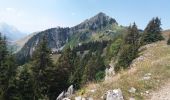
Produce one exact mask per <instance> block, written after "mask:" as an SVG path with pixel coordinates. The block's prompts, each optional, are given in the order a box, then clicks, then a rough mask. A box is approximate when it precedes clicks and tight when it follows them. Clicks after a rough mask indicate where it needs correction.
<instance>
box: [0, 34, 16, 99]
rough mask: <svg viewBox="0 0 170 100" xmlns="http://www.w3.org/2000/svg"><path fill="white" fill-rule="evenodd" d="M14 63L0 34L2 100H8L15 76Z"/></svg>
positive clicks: (0, 86) (0, 92)
mask: <svg viewBox="0 0 170 100" xmlns="http://www.w3.org/2000/svg"><path fill="white" fill-rule="evenodd" d="M16 68H17V66H16V63H15V60H14V56H13V55H12V52H8V50H7V41H6V38H5V37H2V35H1V33H0V94H1V98H0V99H2V100H8V97H9V95H8V94H9V93H12V91H10V88H11V86H13V81H14V79H15V75H16Z"/></svg>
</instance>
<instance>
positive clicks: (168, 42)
mask: <svg viewBox="0 0 170 100" xmlns="http://www.w3.org/2000/svg"><path fill="white" fill-rule="evenodd" d="M167 44H168V45H170V35H169V38H168V41H167Z"/></svg>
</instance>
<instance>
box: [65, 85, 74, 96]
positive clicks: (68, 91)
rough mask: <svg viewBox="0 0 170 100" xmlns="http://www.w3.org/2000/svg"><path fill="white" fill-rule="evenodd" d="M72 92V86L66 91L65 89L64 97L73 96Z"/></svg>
mask: <svg viewBox="0 0 170 100" xmlns="http://www.w3.org/2000/svg"><path fill="white" fill-rule="evenodd" d="M73 92H74V88H73V85H71V86H70V87H69V88H68V89H67V92H66V93H65V96H66V97H69V96H71V95H72V94H73Z"/></svg>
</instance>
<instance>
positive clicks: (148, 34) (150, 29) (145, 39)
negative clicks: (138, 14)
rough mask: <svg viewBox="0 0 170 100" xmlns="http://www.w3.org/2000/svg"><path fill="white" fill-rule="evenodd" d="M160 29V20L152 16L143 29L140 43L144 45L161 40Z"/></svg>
mask: <svg viewBox="0 0 170 100" xmlns="http://www.w3.org/2000/svg"><path fill="white" fill-rule="evenodd" d="M161 30H162V28H161V20H160V19H159V18H158V17H156V18H153V19H152V20H151V21H150V22H149V24H148V25H147V27H146V28H145V30H144V33H143V36H142V41H141V43H142V44H143V45H145V44H150V43H153V42H156V41H161V40H163V39H164V38H163V36H162V35H161Z"/></svg>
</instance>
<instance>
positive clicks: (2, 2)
mask: <svg viewBox="0 0 170 100" xmlns="http://www.w3.org/2000/svg"><path fill="white" fill-rule="evenodd" d="M169 4H170V0H0V22H3V23H7V24H9V25H13V26H15V27H16V28H18V29H19V30H21V31H23V32H27V33H32V32H36V31H42V30H45V29H48V28H52V27H57V26H61V27H72V26H75V25H77V24H79V23H80V22H82V21H84V20H85V19H88V18H90V17H92V16H94V15H96V14H97V13H99V12H103V13H105V14H106V15H108V16H110V17H112V18H115V19H116V20H117V22H118V23H119V24H120V25H123V26H128V25H129V24H130V23H133V22H136V24H137V25H138V27H139V28H140V29H144V28H145V26H146V25H147V23H148V22H149V21H150V20H151V19H152V18H153V17H157V16H158V17H159V18H161V21H162V28H163V29H170V6H169Z"/></svg>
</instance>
